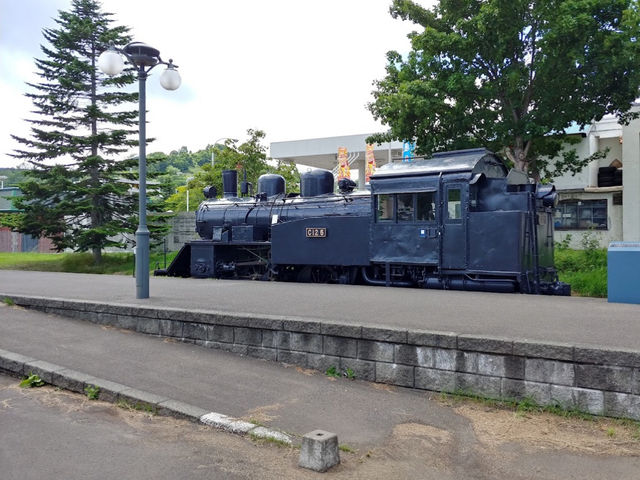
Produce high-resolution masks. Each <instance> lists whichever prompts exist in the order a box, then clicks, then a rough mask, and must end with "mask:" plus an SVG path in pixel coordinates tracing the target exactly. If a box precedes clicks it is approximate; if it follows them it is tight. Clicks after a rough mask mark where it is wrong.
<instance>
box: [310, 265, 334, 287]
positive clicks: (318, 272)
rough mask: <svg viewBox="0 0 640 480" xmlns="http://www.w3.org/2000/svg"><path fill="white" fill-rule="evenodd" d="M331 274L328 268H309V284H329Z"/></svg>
mask: <svg viewBox="0 0 640 480" xmlns="http://www.w3.org/2000/svg"><path fill="white" fill-rule="evenodd" d="M331 274H332V271H331V269H330V268H329V267H311V283H329V282H330V281H331V276H332V275H331Z"/></svg>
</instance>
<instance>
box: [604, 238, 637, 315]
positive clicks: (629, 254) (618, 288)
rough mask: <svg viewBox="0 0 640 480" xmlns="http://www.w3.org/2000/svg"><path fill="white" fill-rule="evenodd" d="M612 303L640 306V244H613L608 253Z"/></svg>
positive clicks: (609, 292) (610, 245) (608, 280)
mask: <svg viewBox="0 0 640 480" xmlns="http://www.w3.org/2000/svg"><path fill="white" fill-rule="evenodd" d="M607 296H608V298H609V301H610V302H615V303H638V304H640V242H611V243H610V244H609V250H608V251H607Z"/></svg>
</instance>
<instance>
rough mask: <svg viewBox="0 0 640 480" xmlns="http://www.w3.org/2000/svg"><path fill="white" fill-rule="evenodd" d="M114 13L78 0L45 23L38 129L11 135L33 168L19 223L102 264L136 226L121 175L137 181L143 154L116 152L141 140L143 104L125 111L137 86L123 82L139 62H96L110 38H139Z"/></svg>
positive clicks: (33, 88) (35, 87)
mask: <svg viewBox="0 0 640 480" xmlns="http://www.w3.org/2000/svg"><path fill="white" fill-rule="evenodd" d="M110 17H111V14H108V13H103V12H102V11H101V10H100V4H99V3H98V2H97V1H96V0H72V2H71V8H70V10H69V11H60V12H59V17H58V18H56V19H55V22H56V24H57V26H56V27H55V28H46V29H44V30H43V36H44V39H45V41H46V43H45V44H44V45H43V46H42V52H43V53H44V55H45V58H43V59H36V61H35V63H36V69H37V74H38V76H39V77H40V81H39V83H34V84H28V86H29V87H30V91H29V93H27V94H26V95H27V97H29V98H30V99H31V100H32V101H33V105H34V110H33V113H34V114H35V117H34V118H33V119H30V120H29V122H30V123H31V125H32V127H31V136H30V137H28V138H22V137H18V136H13V138H14V139H16V140H17V141H18V142H19V143H20V144H21V145H23V147H22V149H18V150H16V151H15V153H14V154H13V156H15V157H17V158H20V159H22V160H25V161H27V162H29V163H30V164H31V166H32V169H30V170H28V171H27V172H26V179H25V180H24V181H22V182H21V183H20V185H19V186H20V189H21V190H22V194H23V196H22V197H21V198H20V199H18V200H17V201H16V207H17V208H19V209H21V210H22V211H23V212H24V214H23V215H22V217H21V218H20V222H19V224H18V226H17V228H18V230H20V231H21V232H24V233H28V234H31V235H33V236H37V237H39V236H47V237H49V238H51V239H52V241H53V242H54V245H55V246H56V248H57V249H58V250H64V249H66V248H71V249H74V250H76V251H81V252H84V251H92V252H93V255H94V261H95V263H99V262H100V260H101V251H102V249H104V248H105V247H110V246H115V247H119V246H123V244H122V243H121V242H119V241H115V240H113V238H117V236H118V234H119V233H121V232H123V231H133V230H134V225H135V220H136V219H135V218H134V217H133V212H134V211H135V207H136V205H137V199H136V196H135V195H134V193H132V189H131V188H130V185H129V184H127V183H124V182H123V181H122V180H123V179H128V180H134V178H135V175H134V174H133V173H132V172H133V169H134V167H135V165H136V164H137V162H136V161H135V159H129V160H124V161H117V160H116V159H115V156H116V155H117V154H121V153H123V152H125V151H126V150H127V149H128V148H130V147H132V146H135V145H137V141H136V140H135V133H136V129H135V126H136V124H137V115H138V112H137V110H135V108H130V109H126V106H127V104H131V103H132V102H135V101H136V100H137V93H128V92H125V91H123V89H121V88H120V87H122V86H124V85H127V84H130V83H133V82H134V81H135V78H134V75H133V74H132V72H131V70H125V72H124V73H123V74H122V75H120V76H117V77H114V78H108V77H106V76H105V75H104V74H102V73H101V72H100V71H99V70H98V69H97V68H96V66H95V65H96V61H97V57H98V56H99V54H100V53H101V52H102V51H103V50H105V49H106V48H107V47H108V45H109V42H110V41H112V42H114V44H115V45H118V46H123V45H125V44H126V43H128V42H129V41H130V40H131V38H130V37H129V36H128V35H127V30H128V29H127V28H126V27H122V26H117V27H113V26H112V25H111V23H112V20H111V18H110ZM54 162H57V163H55V164H54Z"/></svg>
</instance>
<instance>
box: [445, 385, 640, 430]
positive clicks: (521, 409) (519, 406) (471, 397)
mask: <svg viewBox="0 0 640 480" xmlns="http://www.w3.org/2000/svg"><path fill="white" fill-rule="evenodd" d="M440 399H441V400H442V401H443V402H447V403H449V402H462V401H471V402H474V403H478V404H480V405H484V406H487V407H491V408H497V409H503V410H511V411H513V412H514V413H515V414H516V415H524V414H528V413H533V414H540V413H549V414H552V415H556V416H559V417H563V418H575V419H579V420H584V421H590V422H592V421H595V420H596V419H597V418H605V417H598V416H596V415H592V414H590V413H587V412H583V411H581V410H577V409H574V408H564V407H562V406H560V405H540V404H538V403H536V402H535V401H534V400H533V399H532V398H530V397H525V398H523V399H521V400H515V399H493V398H485V397H481V396H480V395H476V394H473V393H469V392H465V391H462V390H460V391H455V392H452V393H444V392H443V393H441V394H440ZM625 421H627V422H631V423H637V424H638V426H640V422H635V421H633V420H625Z"/></svg>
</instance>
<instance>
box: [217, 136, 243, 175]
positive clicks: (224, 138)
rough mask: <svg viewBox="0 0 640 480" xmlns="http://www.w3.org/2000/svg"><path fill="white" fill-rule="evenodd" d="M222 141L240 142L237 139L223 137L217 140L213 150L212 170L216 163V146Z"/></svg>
mask: <svg viewBox="0 0 640 480" xmlns="http://www.w3.org/2000/svg"><path fill="white" fill-rule="evenodd" d="M221 140H231V141H232V142H237V141H238V139H237V138H229V137H221V138H219V139H217V140H216V141H215V142H213V149H212V150H211V168H213V164H214V163H215V160H216V145H217V144H218V142H220V141H221Z"/></svg>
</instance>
